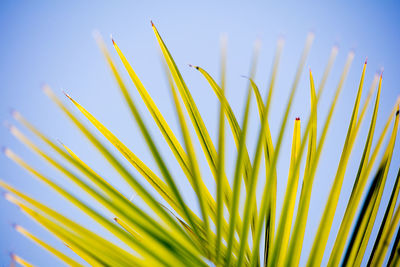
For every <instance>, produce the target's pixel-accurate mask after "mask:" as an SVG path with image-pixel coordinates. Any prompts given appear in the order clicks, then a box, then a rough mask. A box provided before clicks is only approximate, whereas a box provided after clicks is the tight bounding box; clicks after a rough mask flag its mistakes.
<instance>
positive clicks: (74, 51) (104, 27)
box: [0, 0, 400, 266]
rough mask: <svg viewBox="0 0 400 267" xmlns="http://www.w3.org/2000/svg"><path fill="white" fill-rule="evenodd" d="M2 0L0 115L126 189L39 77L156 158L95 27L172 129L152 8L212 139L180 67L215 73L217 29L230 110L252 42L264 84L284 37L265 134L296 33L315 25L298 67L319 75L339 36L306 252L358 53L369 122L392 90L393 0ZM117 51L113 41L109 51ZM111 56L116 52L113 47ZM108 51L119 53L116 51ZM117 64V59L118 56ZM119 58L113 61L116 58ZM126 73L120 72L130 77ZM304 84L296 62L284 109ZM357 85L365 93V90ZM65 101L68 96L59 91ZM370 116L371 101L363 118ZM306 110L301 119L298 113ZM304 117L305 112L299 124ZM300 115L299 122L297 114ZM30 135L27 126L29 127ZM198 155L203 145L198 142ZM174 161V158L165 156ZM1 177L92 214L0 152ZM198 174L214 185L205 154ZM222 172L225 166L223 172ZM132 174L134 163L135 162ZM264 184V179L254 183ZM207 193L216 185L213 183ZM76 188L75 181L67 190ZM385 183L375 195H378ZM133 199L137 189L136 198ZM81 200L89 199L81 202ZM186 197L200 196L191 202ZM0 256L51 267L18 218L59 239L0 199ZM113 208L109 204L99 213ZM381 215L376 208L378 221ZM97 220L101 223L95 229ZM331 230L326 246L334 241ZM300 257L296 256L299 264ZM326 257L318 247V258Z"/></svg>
mask: <svg viewBox="0 0 400 267" xmlns="http://www.w3.org/2000/svg"><path fill="white" fill-rule="evenodd" d="M167 2H171V1H115V3H113V4H111V3H110V2H108V1H101V2H100V3H98V2H95V1H68V2H64V3H61V1H35V2H34V1H23V0H18V1H11V0H5V1H1V3H0V30H1V33H2V42H1V43H0V81H1V84H0V88H1V89H0V99H1V101H0V121H11V122H12V123H14V122H13V120H12V118H11V116H10V115H9V109H10V108H15V109H16V110H18V111H20V112H21V113H22V114H23V115H24V116H25V117H26V118H28V119H29V120H30V121H31V122H33V123H34V124H35V125H36V126H38V127H40V129H42V130H43V131H44V132H45V133H46V134H48V136H50V137H51V138H53V139H60V140H62V141H63V143H65V144H66V145H68V146H69V147H70V148H72V149H73V150H74V151H75V152H76V153H77V154H78V155H79V156H81V158H82V159H84V160H85V161H87V162H88V163H89V164H90V165H91V166H93V167H94V168H95V169H96V170H98V171H99V172H101V173H102V174H104V176H105V177H107V178H108V179H109V180H111V181H113V183H114V184H115V185H116V186H117V187H118V188H119V189H120V190H121V191H122V192H123V193H124V194H126V195H127V196H130V195H131V194H132V192H130V190H129V189H127V187H126V186H125V185H124V184H123V183H120V182H119V181H118V177H117V175H116V174H115V173H114V172H113V171H112V170H111V169H110V167H109V166H108V165H107V164H104V160H102V158H101V157H100V156H99V155H97V154H95V150H94V149H93V148H91V147H90V145H89V144H87V142H86V141H85V139H84V138H83V137H82V136H81V135H80V133H79V132H78V131H77V130H76V129H74V128H73V126H72V124H71V123H70V122H69V121H68V120H67V118H65V117H64V116H63V114H62V113H61V112H60V111H59V110H58V109H57V108H56V107H55V105H54V104H53V103H51V101H50V100H49V99H48V98H47V97H46V96H45V95H44V94H43V93H42V92H41V90H40V88H41V85H42V84H43V83H47V84H49V85H50V86H51V87H52V88H53V89H54V90H55V91H56V93H57V94H58V95H59V96H60V97H62V94H61V89H64V90H66V91H67V92H69V93H70V94H71V95H72V96H73V97H75V98H76V99H77V100H78V101H79V102H80V103H81V104H83V105H84V106H85V107H86V108H87V109H88V110H89V111H91V112H92V113H93V114H94V115H95V116H97V117H98V118H99V119H100V120H101V121H102V122H103V123H104V124H105V125H106V126H107V127H109V129H110V130H112V131H113V132H114V133H115V134H116V135H117V136H118V137H120V138H121V140H123V141H124V142H125V143H126V144H127V145H128V146H129V147H130V148H132V149H133V151H134V152H135V153H137V154H138V155H139V156H140V157H141V158H143V161H144V162H146V163H148V164H149V165H150V166H151V167H153V168H154V169H156V166H155V164H153V163H152V162H151V155H150V153H149V152H148V151H147V148H146V146H145V144H144V142H143V139H142V138H141V136H140V134H139V131H138V129H137V127H136V124H135V122H134V121H133V120H132V119H131V117H130V114H129V113H128V109H127V107H126V106H125V104H124V103H123V100H122V97H121V95H120V93H119V91H118V89H117V86H116V84H115V81H114V80H113V78H112V76H111V74H110V71H109V70H108V68H107V66H106V64H105V61H104V59H103V57H102V55H101V53H100V52H99V50H98V48H97V46H96V44H95V42H94V40H93V38H92V32H93V30H99V31H100V33H102V34H103V36H104V37H105V39H106V41H107V43H108V45H109V48H110V49H111V48H112V47H111V45H110V41H109V39H108V36H109V34H113V36H114V37H115V39H116V41H117V42H118V44H119V46H120V48H121V49H122V50H123V51H124V52H125V54H126V56H127V58H128V60H130V61H131V63H132V65H133V67H134V68H135V70H136V71H137V73H138V75H139V76H140V78H141V79H142V81H143V83H144V85H145V86H146V87H147V89H148V91H149V92H150V94H151V95H152V97H153V98H154V100H155V102H156V103H157V104H158V105H159V108H160V109H161V111H162V112H164V114H165V117H166V118H167V120H168V122H169V123H170V124H171V126H172V128H173V129H175V130H176V131H177V130H178V126H177V124H176V118H175V115H174V113H173V109H172V105H171V103H172V99H171V97H170V95H169V92H168V89H167V86H166V83H165V78H164V76H163V73H162V65H161V64H160V61H159V49H158V47H157V43H156V40H155V37H154V34H153V32H152V29H151V27H150V20H151V19H152V20H153V21H154V22H155V24H156V25H157V27H158V29H159V31H160V33H161V34H162V36H163V37H164V40H165V41H166V44H167V46H168V47H169V48H170V51H171V53H172V55H173V56H174V58H175V59H176V62H177V64H178V66H179V68H180V69H181V71H182V74H183V77H184V78H185V80H186V82H187V84H188V86H189V88H190V90H191V92H192V93H193V96H194V98H195V100H196V101H197V103H198V106H199V109H200V112H201V114H202V116H203V117H204V119H205V121H206V124H207V126H208V127H209V129H210V132H211V135H212V137H213V140H215V141H216V134H217V132H216V125H217V116H216V114H217V113H216V112H217V107H218V106H217V101H216V98H215V96H214V95H213V93H212V90H211V89H210V88H209V86H208V84H207V83H206V81H205V80H204V79H203V78H202V77H201V76H200V74H199V73H197V72H196V71H194V70H193V69H190V68H188V67H187V64H189V63H191V64H196V65H200V66H202V67H204V68H205V69H206V70H208V71H209V72H210V74H212V75H213V76H215V77H216V78H218V74H219V61H218V60H219V38H220V35H221V34H222V33H226V34H227V35H228V84H227V86H228V87H227V90H228V92H227V94H228V97H229V101H230V102H231V105H232V107H233V109H234V110H235V112H236V114H237V116H238V117H239V118H241V114H242V113H241V112H242V105H243V103H242V102H243V95H244V91H245V88H246V81H245V80H244V79H243V78H241V77H240V76H241V75H246V74H247V73H248V69H249V62H250V58H251V52H252V47H253V44H254V41H255V40H257V39H260V40H261V41H262V48H261V56H260V64H259V68H258V74H257V77H256V83H257V84H258V85H259V87H260V89H261V91H262V92H263V93H264V95H265V91H266V90H265V88H266V85H267V82H268V77H269V73H270V67H271V62H272V57H273V53H274V49H275V44H276V40H277V38H278V37H279V36H284V38H285V40H286V44H285V47H284V50H283V56H282V62H281V65H280V69H279V74H278V82H277V84H276V93H275V95H274V100H273V104H272V111H271V113H270V124H271V131H272V136H273V138H274V140H275V139H276V136H277V131H278V127H279V123H280V120H281V117H282V115H281V112H282V106H283V105H284V104H285V103H286V100H287V96H288V92H289V88H290V85H291V82H292V79H293V77H294V72H295V68H296V65H297V62H298V60H299V57H300V53H301V50H302V48H303V44H304V41H305V37H306V35H307V33H308V32H309V31H313V32H314V33H315V36H316V37H315V41H314V45H313V47H312V50H311V53H310V57H309V59H308V61H307V63H306V69H308V67H309V68H311V69H312V70H313V73H314V74H315V79H316V83H317V84H318V82H319V80H320V77H321V75H322V71H323V67H324V66H325V64H326V61H327V58H328V56H329V52H330V49H331V47H332V46H333V45H335V44H337V45H339V54H338V57H337V61H336V63H335V65H334V70H333V72H332V75H331V76H330V78H329V80H328V83H327V87H326V91H325V94H324V95H323V98H322V100H321V101H322V103H321V106H320V110H319V115H318V116H319V118H318V119H319V120H318V122H319V123H322V122H323V121H324V118H325V114H326V106H327V104H328V103H329V101H330V97H331V96H332V94H333V91H334V89H335V86H336V84H337V81H338V77H339V74H340V72H341V68H342V66H343V64H344V61H345V58H346V55H347V53H348V52H349V51H350V50H354V51H355V59H354V61H353V66H352V68H351V71H350V73H349V78H348V80H347V82H346V84H345V87H344V90H343V93H342V95H341V98H340V100H339V103H338V107H337V111H336V113H335V118H334V120H333V122H332V126H331V131H330V133H329V136H328V142H327V144H326V146H325V149H324V151H323V155H322V159H321V165H320V167H319V170H318V173H317V177H316V179H315V183H314V190H313V196H312V199H311V207H310V219H309V223H308V225H307V230H306V231H307V232H306V237H305V241H304V248H303V251H304V253H305V254H304V255H307V254H308V251H309V250H310V247H311V245H312V242H313V235H314V233H315V231H316V227H318V222H319V218H320V216H321V213H322V211H323V207H324V205H325V201H326V196H327V194H328V192H329V187H330V185H331V184H332V180H333V177H334V174H335V171H336V169H335V168H336V166H337V164H338V161H339V155H340V153H341V149H342V146H343V142H344V138H345V134H346V131H347V128H346V127H347V124H348V122H349V118H350V113H351V110H352V105H353V101H354V99H355V96H356V90H357V86H358V81H359V77H360V74H361V70H362V65H363V63H364V60H365V57H368V67H367V76H366V88H368V87H369V84H370V82H371V80H372V77H373V75H374V73H375V72H376V71H377V70H379V69H381V68H382V67H384V68H385V72H384V80H383V88H382V95H381V107H380V113H379V117H378V120H379V121H378V123H377V128H378V129H379V131H380V130H381V129H382V126H383V123H384V121H385V120H386V117H387V115H388V114H389V112H390V110H391V108H392V106H393V104H394V101H395V99H396V97H397V96H398V95H399V92H400V90H399V84H400V76H399V73H398V71H399V70H400V53H399V51H398V49H399V47H400V30H399V29H400V27H399V26H400V16H399V15H398V14H400V5H399V4H398V3H396V2H395V1H386V3H378V2H373V1H363V2H361V1H352V2H351V3H348V1H335V3H330V4H322V3H320V2H318V1H302V2H301V3H290V2H289V1H281V3H279V4H277V3H273V2H272V1H208V0H207V1H191V2H189V1H181V2H178V1H172V3H168V4H167ZM112 53H113V56H114V57H115V56H116V55H115V52H114V51H112ZM115 58H116V57H115ZM116 59H117V58H116ZM117 62H118V63H119V61H117ZM119 67H120V68H121V69H122V66H121V64H119ZM124 77H125V78H126V81H129V79H128V78H127V77H126V75H125V76H124ZM308 86H309V84H308V74H307V71H305V72H303V75H302V78H301V83H300V86H299V90H298V93H297V95H296V100H295V105H294V108H293V112H292V113H291V114H290V118H291V120H293V119H294V118H295V117H297V116H300V117H301V118H306V117H307V113H308V111H309V87H308ZM130 88H131V89H132V92H134V93H133V95H134V96H135V97H136V98H137V101H136V102H137V103H138V105H139V106H140V110H141V111H143V114H145V115H144V116H145V118H146V119H147V120H148V121H147V125H148V126H149V127H150V128H151V131H152V134H153V136H154V137H155V138H156V139H157V140H158V144H159V145H160V147H162V153H163V155H164V156H165V157H171V155H172V154H171V153H170V152H169V151H168V148H167V146H166V144H165V143H164V141H163V140H162V137H161V135H160V134H159V133H158V132H157V128H156V126H155V124H154V123H153V122H152V121H151V117H150V116H149V115H148V113H147V110H146V108H145V106H144V105H143V103H142V102H141V100H140V99H139V96H138V94H137V93H136V91H135V90H134V87H133V86H132V85H131V84H130ZM364 96H365V94H364ZM66 103H68V102H67V101H66ZM257 116H258V115H257V111H256V109H252V121H251V123H252V125H254V127H253V128H254V129H253V130H254V131H253V133H252V134H253V135H250V138H249V143H248V146H249V150H250V152H251V151H253V150H254V145H255V144H254V142H252V140H254V138H253V139H252V138H251V137H254V136H255V134H256V132H257V129H258V128H257V126H256V123H257V119H258V117H257ZM370 116H371V110H369V111H368V113H367V117H366V121H368V120H369V118H370ZM304 121H305V120H304ZM304 124H305V123H304ZM303 126H304V125H303ZM292 127H293V123H292V121H291V122H290V123H289V125H288V128H287V129H288V130H287V133H286V135H285V137H286V139H285V144H284V147H283V151H282V157H281V158H280V161H279V164H278V176H279V185H278V191H279V192H278V210H279V208H280V205H281V203H282V198H283V194H284V190H285V184H286V179H287V178H286V177H287V167H288V162H289V152H290V140H291V135H292ZM367 129H368V123H364V125H363V127H362V128H361V131H362V133H361V135H360V136H359V139H358V141H357V142H356V144H355V150H354V153H353V156H352V158H351V159H350V162H349V166H348V171H347V172H346V176H345V181H344V185H343V190H342V196H341V198H340V201H339V205H340V206H339V208H338V211H337V213H336V216H335V220H334V225H333V227H332V232H331V233H333V234H335V233H336V231H337V230H338V227H339V225H340V224H339V223H340V218H341V216H342V215H343V212H344V208H345V206H344V205H345V203H346V201H347V198H348V196H349V194H350V191H351V188H352V183H353V180H354V175H355V174H356V171H357V166H358V163H359V162H358V160H357V156H358V157H359V156H360V155H361V153H362V148H363V145H364V140H365V136H366V131H367ZM29 136H31V135H29ZM0 137H1V138H0V140H1V142H0V143H1V145H4V146H7V147H10V148H12V149H13V150H14V151H15V152H16V153H17V154H19V155H21V156H23V158H24V159H26V161H28V162H29V163H32V164H33V165H34V166H36V167H37V168H38V169H39V170H41V171H43V172H44V173H46V174H48V175H49V176H50V177H52V178H53V179H54V180H56V181H59V182H60V183H61V184H63V185H65V186H66V187H67V188H69V189H71V190H75V187H73V186H72V185H71V184H70V183H68V182H65V179H64V177H62V176H61V175H59V174H58V173H56V172H55V171H53V170H52V169H50V167H49V166H48V165H46V163H44V162H42V161H41V160H40V159H38V158H37V157H36V156H35V155H34V154H32V153H31V152H30V151H29V150H28V149H26V148H25V147H23V145H21V144H20V143H18V141H16V140H15V139H14V138H13V137H12V136H11V135H10V134H9V133H8V131H7V130H6V129H5V128H4V127H3V128H0ZM228 142H230V143H228V144H229V145H228V151H232V152H234V149H233V141H232V138H231V137H228ZM399 147H400V146H399V145H396V148H395V153H394V156H393V161H392V167H391V170H390V172H389V178H388V179H389V181H388V184H389V185H392V184H393V182H394V179H395V174H396V173H397V168H398V166H399V165H400V159H399V158H400V157H399V156H400V154H399V152H400V150H399ZM197 152H198V154H200V152H201V150H200V147H199V146H197ZM228 154H229V155H228V159H227V160H228V168H229V166H232V162H233V160H234V153H228ZM170 164H171V165H170V166H171V168H172V169H173V170H175V169H177V168H178V165H177V164H176V163H175V162H173V161H171V162H170ZM0 166H1V167H0V178H1V179H3V180H5V181H6V182H9V183H11V184H13V185H15V186H16V187H17V188H19V189H21V190H23V191H24V192H27V193H29V194H30V195H32V196H34V197H36V198H38V199H40V200H41V201H46V202H47V203H51V206H52V207H55V208H57V209H59V210H61V211H63V212H65V213H66V214H68V215H69V216H72V217H74V218H77V217H79V220H81V221H83V223H86V224H87V225H89V226H88V227H92V229H99V228H98V227H96V226H94V225H92V224H90V221H89V220H88V219H87V218H85V217H82V216H81V214H80V213H79V212H77V211H76V210H74V209H73V208H71V206H70V205H68V204H67V203H65V202H64V201H63V200H61V199H60V198H59V197H58V196H57V195H55V194H54V193H53V192H51V191H50V190H49V189H48V188H47V187H46V186H45V185H43V184H41V183H40V182H38V181H37V180H35V179H33V178H32V177H31V176H30V175H29V174H27V173H26V172H25V171H24V170H22V169H20V168H19V167H17V166H16V165H15V164H14V163H12V162H11V161H10V160H8V159H7V158H6V157H5V156H3V155H1V156H0ZM201 166H202V168H203V169H202V170H203V174H204V175H205V177H206V180H207V184H208V185H209V186H210V188H212V189H213V184H212V178H210V173H209V171H207V170H206V168H207V165H206V162H205V160H204V158H202V162H201ZM227 172H228V174H229V173H230V172H232V171H231V170H228V171H227ZM133 173H135V172H134V171H133ZM175 175H176V179H181V180H183V176H182V173H181V172H179V171H176V174H175ZM180 187H181V189H182V191H185V192H186V194H185V199H186V200H188V201H192V200H194V198H193V196H192V194H191V193H190V192H191V191H189V190H185V189H186V187H188V185H187V184H186V183H184V182H182V184H180ZM260 188H261V186H260ZM212 192H213V190H212ZM76 193H77V194H78V193H79V191H76ZM389 194H390V193H389V192H388V191H386V192H385V198H384V200H383V202H384V203H386V202H387V196H388V195H389ZM137 201H139V200H137ZM89 203H90V202H89ZM193 208H195V209H197V206H196V205H195V204H193ZM0 211H1V212H0V265H1V266H7V265H8V263H9V256H8V253H9V252H17V253H18V254H20V255H21V256H22V257H24V258H26V259H27V260H29V261H31V262H32V263H34V264H37V265H39V266H56V265H57V264H59V263H58V262H57V261H56V260H55V259H54V258H53V257H52V256H50V255H48V254H46V252H44V251H42V249H41V248H38V247H36V246H35V245H34V244H33V243H31V242H30V241H28V240H26V239H25V238H24V237H22V236H20V235H19V234H18V233H16V232H15V231H14V230H13V229H12V227H11V224H12V223H14V222H16V223H18V224H21V225H22V226H24V227H26V228H28V229H29V230H31V231H32V232H34V233H36V234H38V235H40V236H42V237H44V239H45V240H47V241H48V242H50V243H52V244H54V245H55V246H57V247H59V248H61V249H63V251H67V252H68V250H67V249H66V248H64V247H63V245H62V244H61V243H60V242H58V241H57V240H55V239H54V238H52V237H51V236H50V235H49V234H48V233H47V232H46V231H45V230H43V229H42V228H40V227H39V226H38V225H36V224H35V223H33V222H32V221H30V220H29V219H27V217H26V216H25V215H23V214H21V212H20V211H19V210H18V209H17V208H16V207H14V206H12V205H11V204H10V203H8V202H7V201H5V200H4V199H3V198H1V199H0ZM107 216H109V217H110V219H111V217H112V216H111V215H110V214H108V215H107ZM381 216H382V211H381V212H380V216H378V220H380V218H381ZM99 231H100V230H99ZM333 241H334V240H333V239H332V238H330V239H329V242H328V246H327V250H328V251H330V249H331V248H332V244H333V243H332V242H333ZM306 260H307V257H302V259H301V264H304V263H305V261H306ZM326 260H327V258H326V257H325V258H324V262H325V261H326Z"/></svg>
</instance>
